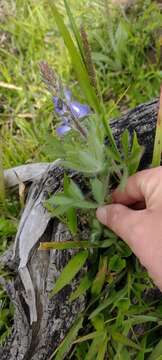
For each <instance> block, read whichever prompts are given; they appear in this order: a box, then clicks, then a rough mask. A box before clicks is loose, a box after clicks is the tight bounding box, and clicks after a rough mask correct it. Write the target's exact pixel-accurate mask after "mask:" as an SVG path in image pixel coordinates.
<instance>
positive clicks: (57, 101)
mask: <svg viewBox="0 0 162 360" xmlns="http://www.w3.org/2000/svg"><path fill="white" fill-rule="evenodd" d="M64 96H65V100H64V101H63V100H62V99H61V98H59V97H57V96H53V102H54V106H55V111H56V113H57V114H58V115H60V117H61V118H62V120H63V121H62V122H61V126H59V127H58V128H57V129H56V131H57V133H58V135H64V134H65V133H66V132H68V131H69V130H70V129H71V128H72V122H74V121H73V120H74V119H76V120H77V119H82V118H83V117H85V116H87V115H89V114H90V107H89V106H88V105H85V104H80V103H79V102H78V101H72V95H71V91H70V90H69V89H67V88H65V89H64Z"/></svg>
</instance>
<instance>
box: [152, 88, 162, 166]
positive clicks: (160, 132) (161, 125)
mask: <svg viewBox="0 0 162 360" xmlns="http://www.w3.org/2000/svg"><path fill="white" fill-rule="evenodd" d="M161 153H162V87H161V90H160V102H159V112H158V118H157V123H156V134H155V142H154V150H153V157H152V166H153V167H156V166H160V163H161Z"/></svg>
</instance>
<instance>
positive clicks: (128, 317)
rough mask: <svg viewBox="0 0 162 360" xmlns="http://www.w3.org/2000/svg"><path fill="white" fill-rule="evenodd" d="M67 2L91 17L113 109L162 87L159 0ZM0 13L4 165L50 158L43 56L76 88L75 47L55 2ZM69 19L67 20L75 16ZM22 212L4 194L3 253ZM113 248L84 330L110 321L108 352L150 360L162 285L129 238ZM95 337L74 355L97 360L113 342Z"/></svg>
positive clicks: (161, 318)
mask: <svg viewBox="0 0 162 360" xmlns="http://www.w3.org/2000/svg"><path fill="white" fill-rule="evenodd" d="M69 5H70V8H71V10H72V12H73V14H74V16H75V19H76V22H77V25H78V26H80V25H82V24H83V25H84V26H85V28H86V30H87V34H88V38H89V41H90V44H91V47H92V58H93V61H94V64H95V67H96V71H97V78H98V82H99V84H100V87H101V91H102V96H103V99H104V102H105V104H106V110H107V114H108V116H109V117H110V116H111V117H113V116H117V115H119V114H120V112H121V111H123V110H126V109H128V108H132V107H134V106H136V105H138V104H140V103H142V102H144V101H148V100H149V99H152V98H153V97H155V96H158V95H159V89H160V83H161V78H162V72H161V55H162V49H161V43H162V41H161V35H160V34H161V23H162V15H161V13H160V10H159V7H158V5H157V4H156V2H154V1H150V0H145V1H144V0H143V1H138V2H137V5H136V6H133V7H132V8H130V9H128V10H127V11H124V8H117V9H114V8H113V7H109V6H108V1H106V0H105V1H104V0H98V1H93V4H92V2H91V1H89V0H80V1H75V0H70V1H69ZM58 8H59V10H60V11H61V13H62V14H65V9H64V6H63V3H62V2H61V1H58ZM0 15H1V23H0V88H1V95H0V129H1V133H0V140H1V149H0V150H1V153H2V162H3V166H4V168H8V167H12V166H15V165H19V164H24V163H29V162H35V161H49V160H51V158H50V157H48V156H47V154H45V152H44V144H45V142H46V139H47V136H48V134H49V133H54V127H55V123H56V119H55V116H54V113H53V102H52V100H51V96H50V94H49V93H48V92H47V91H46V90H45V87H44V86H43V85H42V83H41V78H40V73H39V66H38V64H39V61H40V60H46V61H47V62H48V63H49V64H50V65H51V67H53V68H54V69H55V70H56V71H57V72H58V73H59V75H60V76H61V78H62V79H63V81H64V82H65V83H66V84H68V85H69V87H70V88H71V89H72V90H73V93H74V94H75V93H76V94H77V97H78V92H77V88H78V86H77V83H76V78H75V76H74V73H73V69H72V67H71V63H70V60H69V57H68V53H67V50H66V48H65V46H64V43H63V40H62V38H61V37H60V34H59V32H58V30H57V27H56V25H55V21H54V18H53V16H52V15H51V12H50V10H49V9H48V1H45V0H39V1H38V0H28V1H27V0H17V1H15V0H8V1H5V0H2V3H1V4H0ZM65 22H66V24H68V20H67V17H65ZM54 156H55V155H54V154H53V159H54ZM19 211H20V204H19V199H18V198H16V197H15V198H14V197H13V196H12V197H11V195H8V198H7V200H6V203H5V207H4V205H3V203H2V204H1V208H0V251H1V252H3V251H4V250H5V249H6V247H7V246H8V244H9V242H10V241H12V239H13V238H14V235H15V232H16V227H17V223H18V219H19ZM108 252H109V256H110V255H111V258H112V260H111V263H110V265H109V269H108V270H109V271H107V269H106V270H105V264H104V263H102V260H101V262H100V265H99V267H100V268H99V270H100V272H99V274H100V273H102V274H103V273H104V281H105V278H106V281H107V288H106V292H105V289H104V291H103V292H101V293H98V295H99V297H100V302H101V303H102V301H107V302H106V303H105V307H103V309H101V310H99V311H98V313H97V314H95V316H92V320H91V322H88V325H87V330H86V331H87V333H90V332H91V333H93V332H94V331H102V330H103V328H104V327H105V326H106V327H107V331H108V338H109V339H111V343H110V345H108V352H109V356H110V358H112V359H124V358H125V359H134V358H135V359H138V360H142V359H145V358H147V356H149V354H150V353H151V352H152V350H153V348H154V347H155V346H156V344H158V342H159V341H160V338H161V335H162V326H161V325H162V315H161V307H162V302H161V301H160V300H159V299H160V297H159V293H158V291H157V294H156V295H157V296H156V297H155V296H152V292H151V289H152V287H153V285H152V283H151V281H150V279H149V278H148V276H147V274H146V273H145V271H144V269H142V268H141V266H140V265H139V263H138V261H137V260H136V259H135V258H134V257H133V256H132V255H131V252H130V251H129V249H128V248H127V247H126V246H125V245H124V243H123V242H118V243H117V242H114V245H113V246H112V247H111V250H109V249H108ZM6 276H8V275H6ZM100 280H101V279H100ZM119 284H120V285H119ZM101 290H102V289H101ZM97 291H98V290H97ZM0 304H1V314H0V338H1V341H3V340H4V338H5V336H6V335H7V334H8V333H9V331H10V326H11V324H12V315H13V314H12V312H13V311H12V306H11V305H9V301H8V299H7V297H6V295H5V293H4V292H3V291H2V290H1V291H0ZM93 315H94V314H93ZM81 335H82V336H83V335H85V334H84V333H81ZM92 337H93V336H92ZM96 339H98V340H96ZM96 339H95V341H96V343H95V342H94V341H92V340H91V337H90V341H86V342H80V345H79V346H78V347H77V350H76V352H75V355H71V358H75V359H83V358H86V360H87V359H95V358H96V357H95V356H96V355H95V349H96V347H98V346H99V347H100V348H101V349H102V353H101V352H100V354H99V355H100V357H99V355H98V357H97V359H102V357H101V356H102V354H104V346H105V343H104V342H102V344H101V343H99V341H100V342H101V340H103V339H101V337H96ZM97 341H98V343H97ZM101 345H102V346H101ZM90 348H91V350H90ZM159 348H160V349H161V343H159V345H158V349H159ZM156 349H157V348H156ZM157 351H158V352H157ZM159 351H161V350H156V352H154V353H153V355H151V356H152V357H150V359H158V356H159V355H161V354H162V351H161V352H159ZM87 354H89V355H87ZM93 354H94V355H93ZM157 354H158V355H157ZM86 356H87V357H86ZM88 356H89V357H88ZM159 360H160V358H159Z"/></svg>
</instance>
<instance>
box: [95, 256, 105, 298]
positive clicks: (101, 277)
mask: <svg viewBox="0 0 162 360" xmlns="http://www.w3.org/2000/svg"><path fill="white" fill-rule="evenodd" d="M106 274H107V256H105V257H101V258H100V264H99V271H98V273H97V275H96V277H95V279H94V281H93V284H92V288H91V293H92V295H93V296H97V295H99V294H100V292H101V290H102V288H103V285H104V282H105V277H106Z"/></svg>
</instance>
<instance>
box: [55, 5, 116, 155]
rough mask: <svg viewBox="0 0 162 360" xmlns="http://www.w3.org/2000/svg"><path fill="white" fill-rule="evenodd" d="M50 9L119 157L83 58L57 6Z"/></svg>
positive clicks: (90, 102) (87, 98)
mask: <svg viewBox="0 0 162 360" xmlns="http://www.w3.org/2000/svg"><path fill="white" fill-rule="evenodd" d="M50 7H51V11H52V13H53V15H54V18H55V21H56V24H57V27H58V29H59V31H60V33H61V35H62V37H63V39H64V42H65V45H66V47H67V49H68V51H69V54H70V57H71V61H72V64H73V66H74V70H75V72H76V74H77V77H78V80H79V83H80V86H81V88H82V90H83V93H84V95H85V98H86V100H87V101H88V103H89V105H90V106H91V107H92V108H93V109H94V110H95V112H96V113H98V114H99V115H100V117H101V119H100V120H101V121H102V123H103V124H104V127H105V129H106V133H107V135H108V137H109V140H110V143H111V146H112V149H113V151H114V152H115V154H116V156H117V157H118V159H120V153H119V150H118V148H117V146H116V143H115V140H114V137H113V135H112V130H111V128H110V126H109V124H108V120H107V118H106V115H105V112H104V109H103V107H102V106H101V105H100V102H99V99H98V98H97V95H96V93H95V90H94V88H93V87H92V86H91V83H90V79H89V76H88V73H87V70H86V67H85V65H84V63H83V60H82V58H81V56H80V54H79V52H78V51H77V48H76V46H75V45H74V42H73V40H72V37H71V35H70V33H69V31H68V29H67V27H66V26H65V24H64V21H63V20H62V16H61V15H60V13H59V11H58V10H57V7H56V6H55V5H54V3H52V4H50Z"/></svg>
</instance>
